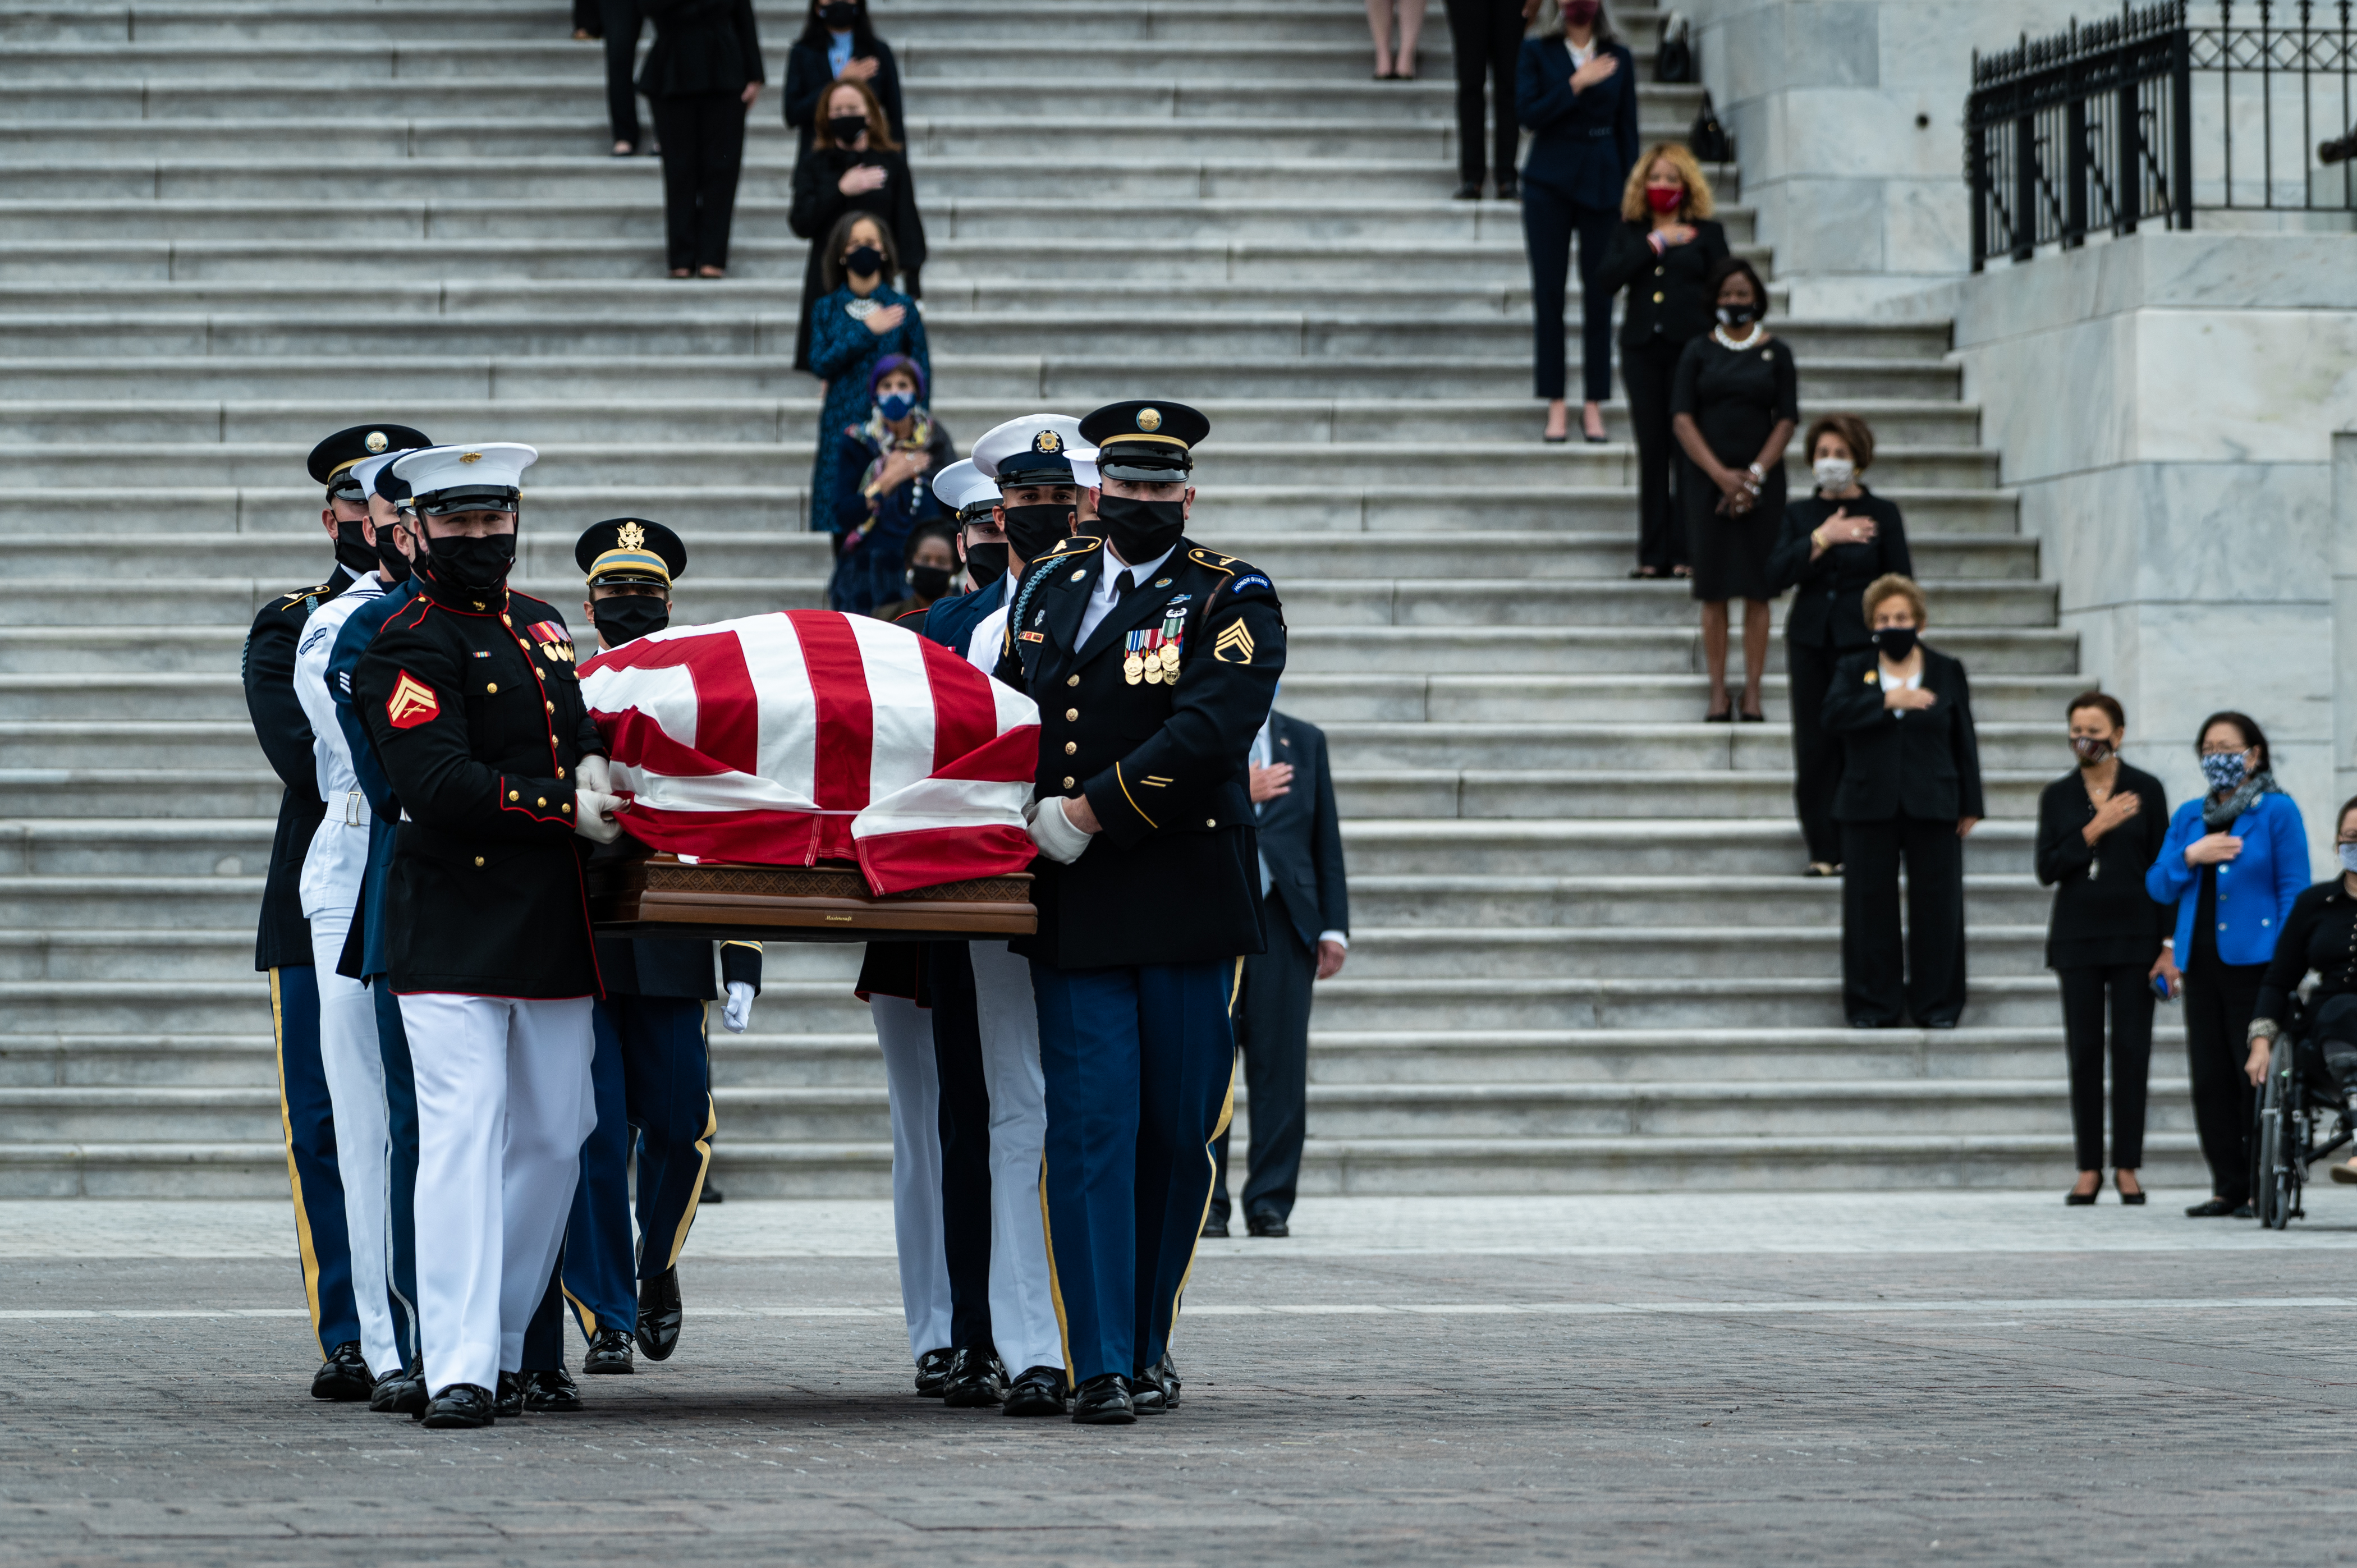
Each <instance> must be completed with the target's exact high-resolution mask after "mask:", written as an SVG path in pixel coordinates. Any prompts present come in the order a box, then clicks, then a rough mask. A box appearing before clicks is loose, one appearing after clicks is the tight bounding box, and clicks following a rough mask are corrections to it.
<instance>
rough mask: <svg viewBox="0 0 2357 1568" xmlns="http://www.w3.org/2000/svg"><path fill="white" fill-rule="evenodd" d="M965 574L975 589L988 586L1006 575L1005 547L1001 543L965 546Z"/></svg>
mask: <svg viewBox="0 0 2357 1568" xmlns="http://www.w3.org/2000/svg"><path fill="white" fill-rule="evenodd" d="M965 574H966V575H967V576H969V577H972V578H973V579H974V586H975V587H977V588H986V587H988V586H990V585H991V584H993V583H996V581H998V579H1000V578H1001V577H1004V576H1005V575H1006V545H1005V544H1004V543H1003V542H993V543H989V544H969V545H967V546H966V547H965Z"/></svg>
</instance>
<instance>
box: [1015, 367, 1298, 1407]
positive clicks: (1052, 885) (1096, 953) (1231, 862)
mask: <svg viewBox="0 0 2357 1568" xmlns="http://www.w3.org/2000/svg"><path fill="white" fill-rule="evenodd" d="M1109 421H1110V422H1113V423H1115V424H1120V425H1122V426H1123V427H1124V428H1130V427H1134V428H1135V431H1136V432H1137V434H1138V435H1151V436H1152V437H1153V438H1154V440H1153V443H1152V444H1151V447H1149V449H1152V447H1166V448H1167V447H1176V448H1177V452H1178V455H1179V456H1182V457H1183V456H1185V455H1186V453H1187V449H1188V447H1189V446H1191V444H1192V442H1193V441H1195V440H1199V439H1200V435H1201V433H1202V432H1203V431H1204V430H1206V429H1208V425H1209V422H1208V421H1205V420H1203V418H1202V416H1201V415H1200V414H1198V413H1194V412H1193V411H1191V410H1187V409H1183V408H1180V407H1179V406H1178V405H1175V404H1171V403H1160V404H1153V403H1127V404H1116V405H1114V408H1112V409H1104V410H1099V411H1098V412H1097V413H1094V414H1092V415H1090V416H1089V419H1088V420H1086V421H1083V422H1082V429H1083V431H1084V432H1086V433H1087V434H1088V435H1090V437H1091V439H1092V440H1094V441H1095V442H1096V444H1097V446H1099V448H1100V455H1099V457H1098V464H1099V467H1100V468H1101V469H1102V470H1103V472H1104V474H1105V476H1106V477H1107V478H1127V477H1128V475H1129V474H1132V473H1140V472H1149V473H1150V472H1151V471H1152V470H1151V469H1140V468H1136V467H1129V465H1128V464H1126V463H1124V462H1123V461H1122V459H1123V457H1124V456H1125V454H1127V453H1128V452H1129V451H1130V450H1131V446H1130V444H1128V443H1123V442H1120V441H1118V440H1116V439H1110V438H1108V436H1107V435H1100V434H1099V431H1100V429H1101V428H1102V427H1103V425H1104V424H1106V423H1108V422H1109ZM1134 440H1135V437H1133V441H1134ZM1175 478H1184V471H1183V470H1182V471H1180V472H1178V473H1165V474H1163V475H1161V476H1159V478H1157V479H1147V480H1141V481H1139V482H1166V483H1167V482H1170V481H1171V480H1172V479H1175ZM1113 503H1114V497H1113V496H1112V495H1110V494H1108V495H1107V496H1106V497H1105V498H1104V500H1103V503H1102V509H1103V510H1104V513H1105V517H1106V521H1107V522H1108V530H1107V532H1108V535H1109V536H1112V535H1114V534H1116V533H1117V532H1119V531H1120V530H1121V529H1122V528H1124V527H1126V526H1129V524H1128V523H1127V521H1126V519H1125V518H1117V517H1116V516H1115V512H1114V505H1113ZM1163 504H1168V505H1175V504H1176V503H1163ZM1135 548H1137V547H1136V546H1135V545H1133V549H1135ZM1092 599H1095V600H1099V601H1104V600H1108V599H1109V600H1110V607H1109V608H1105V607H1103V605H1102V604H1100V606H1099V615H1100V616H1101V618H1097V617H1092V614H1091V610H1092ZM1092 620H1094V623H1095V624H1093V625H1091V624H1089V623H1090V622H1091V621H1092ZM1084 627H1085V628H1086V629H1085V631H1084V630H1083V628H1084ZM1285 650H1286V633H1285V622H1284V618H1283V615H1282V613H1281V608H1280V606H1279V604H1278V600H1277V596H1276V591H1275V586H1274V585H1273V584H1271V582H1270V581H1269V579H1268V577H1267V576H1266V575H1265V574H1263V573H1261V572H1259V571H1256V570H1254V568H1253V567H1251V566H1250V565H1248V564H1245V563H1243V562H1242V561H1239V560H1237V559H1235V558H1234V557H1232V556H1230V555H1227V554H1224V553H1221V552H1218V551H1214V550H1208V549H1205V548H1203V547H1201V546H1200V545H1197V544H1194V543H1193V542H1190V541H1189V540H1187V539H1186V538H1185V537H1184V536H1183V535H1181V536H1179V537H1177V539H1176V542H1175V543H1173V544H1171V545H1169V546H1168V547H1167V548H1165V549H1164V550H1163V551H1162V553H1160V554H1158V555H1148V556H1146V558H1145V559H1143V560H1138V561H1135V563H1134V564H1125V562H1124V561H1123V560H1122V559H1121V558H1119V557H1118V556H1117V555H1116V554H1114V553H1113V552H1110V551H1108V549H1107V547H1106V541H1105V540H1104V539H1100V538H1094V537H1073V538H1070V539H1067V540H1066V541H1064V542H1062V543H1061V544H1060V545H1058V546H1057V547H1056V549H1055V550H1054V551H1052V552H1050V553H1049V554H1048V555H1046V556H1044V557H1043V558H1042V559H1041V560H1040V561H1039V562H1038V563H1036V564H1035V566H1034V569H1033V571H1031V572H1030V573H1028V574H1027V575H1026V578H1025V582H1024V585H1023V587H1022V589H1021V590H1020V591H1019V592H1018V594H1017V598H1016V603H1015V607H1014V609H1013V612H1012V613H1011V615H1010V616H1009V618H1008V621H1007V635H1006V643H1005V645H1004V650H1003V653H1002V657H1001V660H1000V663H999V668H998V671H997V674H998V678H999V679H1000V680H1003V681H1006V682H1008V683H1010V684H1013V685H1016V686H1017V687H1018V688H1019V689H1021V690H1023V691H1025V692H1027V693H1029V694H1030V695H1031V697H1032V699H1033V701H1035V702H1036V703H1039V797H1040V802H1041V804H1040V809H1041V811H1058V810H1060V809H1061V808H1060V798H1066V797H1072V796H1084V797H1085V798H1086V799H1087V800H1088V802H1089V805H1090V807H1091V808H1092V810H1093V811H1094V812H1095V814H1096V817H1097V820H1098V822H1100V824H1101V828H1102V831H1100V832H1098V833H1096V834H1095V835H1094V836H1093V837H1092V838H1091V839H1090V840H1089V842H1088V845H1087V847H1086V848H1085V850H1083V851H1082V853H1081V854H1080V855H1079V857H1078V858H1077V859H1075V860H1073V861H1072V862H1071V864H1069V865H1058V864H1056V863H1055V862H1053V861H1050V860H1046V859H1043V860H1041V861H1039V862H1038V863H1037V864H1036V865H1035V866H1034V870H1035V873H1036V874H1037V875H1038V877H1039V880H1038V881H1037V882H1036V883H1035V884H1034V889H1033V896H1034V900H1035V902H1036V903H1037V904H1038V906H1039V931H1038V934H1037V935H1035V936H1033V937H1030V938H1028V939H1020V940H1017V943H1016V946H1017V950H1021V951H1023V952H1024V953H1025V954H1026V956H1028V957H1029V958H1030V959H1031V961H1032V982H1033V986H1034V989H1035V991H1036V993H1037V994H1038V999H1039V1051H1040V1062H1041V1067H1042V1069H1044V1072H1045V1075H1046V1079H1047V1110H1048V1131H1047V1152H1046V1159H1045V1163H1044V1173H1043V1178H1042V1188H1043V1192H1044V1195H1045V1206H1046V1210H1047V1220H1048V1236H1047V1242H1048V1254H1049V1265H1050V1269H1051V1277H1052V1279H1053V1283H1054V1288H1055V1292H1056V1297H1057V1304H1058V1316H1059V1318H1060V1321H1061V1322H1062V1324H1063V1327H1064V1336H1065V1350H1066V1356H1065V1361H1066V1365H1067V1367H1068V1368H1069V1369H1071V1376H1072V1378H1073V1380H1075V1382H1076V1383H1077V1384H1078V1385H1080V1388H1081V1391H1082V1405H1081V1408H1079V1409H1076V1411H1075V1412H1074V1413H1075V1419H1088V1418H1089V1417H1090V1405H1091V1389H1090V1385H1091V1384H1092V1382H1095V1381H1096V1380H1101V1379H1106V1378H1116V1377H1117V1378H1120V1379H1123V1380H1144V1381H1146V1382H1149V1383H1151V1382H1153V1381H1155V1380H1156V1378H1157V1374H1158V1373H1160V1372H1167V1370H1168V1368H1167V1363H1166V1362H1165V1357H1166V1355H1167V1353H1168V1348H1169V1337H1170V1330H1171V1326H1172V1323H1173V1320H1174V1319H1175V1317H1176V1316H1177V1312H1178V1306H1179V1293H1180V1292H1181V1290H1182V1289H1183V1288H1184V1287H1185V1284H1186V1280H1187V1274H1188V1272H1189V1269H1190V1268H1191V1266H1192V1264H1193V1261H1194V1252H1195V1246H1196V1241H1197V1239H1198V1237H1199V1236H1200V1232H1201V1230H1202V1225H1203V1219H1204V1215H1205V1213H1206V1211H1207V1210H1208V1209H1209V1208H1210V1205H1211V1184H1212V1177H1213V1161H1212V1154H1211V1144H1212V1141H1213V1140H1214V1139H1215V1138H1216V1137H1217V1136H1218V1135H1219V1133H1221V1131H1222V1129H1223V1128H1224V1126H1225V1124H1226V1122H1227V1115H1228V1112H1229V1109H1230V1105H1231V1101H1230V1085H1231V1082H1232V1076H1233V1058H1234V1051H1235V1039H1234V1034H1233V1031H1232V1026H1231V1024H1230V1019H1229V1007H1230V1005H1231V1004H1232V1001H1233V997H1234V989H1235V985H1236V978H1237V974H1238V972H1239V969H1240V967H1241V960H1242V958H1243V955H1245V954H1247V953H1254V952H1259V951H1261V950H1263V949H1264V947H1265V940H1266V938H1265V930H1264V929H1263V926H1262V900H1261V896H1260V871H1259V863H1258V853H1257V849H1256V846H1255V843H1254V814H1253V808H1252V800H1251V797H1250V791H1249V789H1248V788H1247V779H1246V773H1245V757H1246V754H1247V752H1248V750H1249V748H1250V746H1251V745H1252V740H1253V736H1254V735H1256V734H1257V733H1258V732H1259V730H1260V726H1261V725H1262V724H1263V723H1264V722H1265V720H1266V719H1267V716H1268V711H1269V705H1270V703H1271V702H1272V701H1273V699H1274V697H1275V688H1276V682H1277V679H1278V677H1279V676H1280V675H1281V674H1282V673H1283V671H1284V666H1285ZM1102 1386H1103V1385H1100V1387H1102ZM1125 1392H1126V1390H1124V1393H1125ZM1118 1403H1119V1405H1120V1406H1121V1407H1122V1410H1121V1413H1120V1418H1122V1419H1126V1414H1127V1411H1126V1406H1127V1403H1128V1401H1127V1400H1126V1398H1125V1397H1123V1398H1121V1399H1119V1400H1118Z"/></svg>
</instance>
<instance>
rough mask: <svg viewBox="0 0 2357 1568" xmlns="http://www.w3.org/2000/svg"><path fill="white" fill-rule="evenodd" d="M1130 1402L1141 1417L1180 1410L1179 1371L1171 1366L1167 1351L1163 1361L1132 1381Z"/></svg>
mask: <svg viewBox="0 0 2357 1568" xmlns="http://www.w3.org/2000/svg"><path fill="white" fill-rule="evenodd" d="M1129 1402H1130V1403H1131V1404H1132V1405H1134V1406H1135V1407H1136V1410H1137V1413H1138V1414H1140V1415H1162V1414H1165V1413H1167V1412H1170V1411H1174V1410H1177V1409H1178V1408H1179V1369H1178V1368H1176V1367H1174V1366H1172V1365H1171V1364H1170V1352H1168V1350H1165V1351H1164V1352H1163V1353H1162V1359H1160V1360H1159V1361H1157V1362H1155V1363H1154V1365H1152V1366H1151V1367H1148V1368H1146V1370H1144V1371H1142V1372H1140V1373H1138V1374H1137V1376H1136V1377H1135V1378H1134V1379H1132V1380H1131V1391H1130V1396H1129Z"/></svg>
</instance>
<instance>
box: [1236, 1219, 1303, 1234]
mask: <svg viewBox="0 0 2357 1568" xmlns="http://www.w3.org/2000/svg"><path fill="white" fill-rule="evenodd" d="M1244 1229H1245V1230H1249V1231H1251V1232H1252V1233H1253V1234H1254V1235H1255V1236H1290V1235H1292V1234H1293V1232H1292V1231H1291V1230H1288V1229H1287V1228H1286V1223H1285V1216H1283V1215H1281V1214H1248V1215H1246V1216H1244Z"/></svg>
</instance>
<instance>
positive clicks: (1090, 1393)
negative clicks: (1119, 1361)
mask: <svg viewBox="0 0 2357 1568" xmlns="http://www.w3.org/2000/svg"><path fill="white" fill-rule="evenodd" d="M1072 1419H1073V1420H1074V1421H1076V1422H1078V1423H1080V1424H1081V1425H1082V1426H1127V1425H1128V1424H1129V1423H1132V1422H1134V1421H1135V1420H1136V1419H1137V1407H1136V1406H1135V1405H1134V1404H1132V1403H1130V1401H1129V1380H1128V1379H1127V1378H1125V1377H1123V1376H1122V1375H1121V1374H1120V1373H1119V1372H1103V1373H1100V1374H1098V1375H1097V1376H1096V1377H1093V1378H1091V1379H1090V1380H1088V1381H1087V1382H1085V1383H1082V1385H1081V1391H1080V1393H1079V1394H1078V1395H1077V1396H1076V1397H1075V1398H1074V1399H1073V1401H1072Z"/></svg>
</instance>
